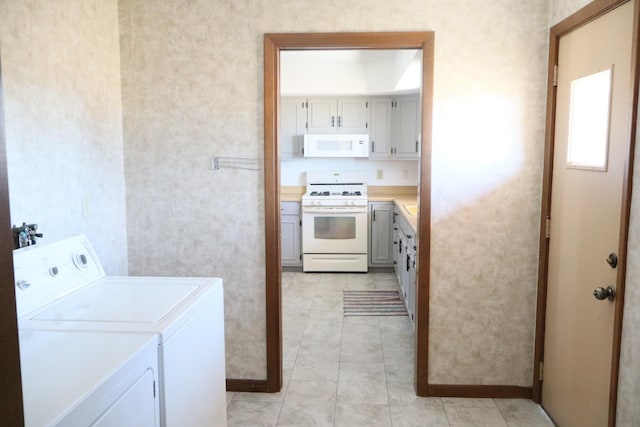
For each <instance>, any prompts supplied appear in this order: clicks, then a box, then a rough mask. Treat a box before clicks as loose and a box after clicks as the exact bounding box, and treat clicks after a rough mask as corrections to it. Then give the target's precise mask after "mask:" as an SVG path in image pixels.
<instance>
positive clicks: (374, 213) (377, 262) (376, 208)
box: [369, 202, 394, 267]
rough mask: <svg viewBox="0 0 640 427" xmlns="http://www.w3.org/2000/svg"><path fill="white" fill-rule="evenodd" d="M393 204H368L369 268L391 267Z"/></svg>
mask: <svg viewBox="0 0 640 427" xmlns="http://www.w3.org/2000/svg"><path fill="white" fill-rule="evenodd" d="M393 207H394V204H393V202H370V203H369V266H370V267H390V266H392V265H393V252H392V251H393V244H392V240H393V230H392V225H393Z"/></svg>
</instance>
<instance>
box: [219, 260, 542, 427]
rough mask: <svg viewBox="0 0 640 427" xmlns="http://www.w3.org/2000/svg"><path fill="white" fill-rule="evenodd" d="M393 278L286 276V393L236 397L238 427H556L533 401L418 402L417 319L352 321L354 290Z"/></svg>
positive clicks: (390, 285)
mask: <svg viewBox="0 0 640 427" xmlns="http://www.w3.org/2000/svg"><path fill="white" fill-rule="evenodd" d="M397 288H398V283H397V281H396V278H395V276H394V274H393V273H368V274H356V273H353V274H338V273H326V274H319V273H292V272H283V273H282V311H283V313H282V330H283V368H284V374H283V388H282V390H281V391H280V392H279V393H227V412H228V415H227V419H228V425H229V427H235V426H243V427H249V426H265V427H266V426H296V427H307V426H349V427H354V426H369V427H374V426H381V427H386V426H393V427H405V426H407V427H408V426H421V427H427V426H434V427H435V426H438V427H440V426H442V427H445V426H450V427H466V426H486V427H499V426H503V427H504V426H508V427H543V426H544V427H547V426H553V423H551V422H550V421H549V419H548V418H547V417H546V415H545V414H544V413H543V411H542V410H541V409H540V407H538V406H537V405H536V404H534V403H533V402H531V401H528V400H519V399H453V398H422V397H417V396H416V395H415V393H414V389H413V352H414V348H413V346H414V344H413V339H414V338H413V329H412V326H411V323H410V322H409V320H408V318H407V317H384V316H382V317H343V313H342V291H343V290H344V289H397Z"/></svg>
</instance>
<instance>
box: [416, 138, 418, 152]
mask: <svg viewBox="0 0 640 427" xmlns="http://www.w3.org/2000/svg"><path fill="white" fill-rule="evenodd" d="M417 152H418V141H416V153H417Z"/></svg>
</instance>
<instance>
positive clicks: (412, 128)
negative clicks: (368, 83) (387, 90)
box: [369, 95, 420, 159]
mask: <svg viewBox="0 0 640 427" xmlns="http://www.w3.org/2000/svg"><path fill="white" fill-rule="evenodd" d="M419 141H420V97H419V96H418V95H411V96H404V97H394V98H387V97H374V98H372V99H371V152H370V156H369V157H370V158H377V159H417V158H419V157H420V144H419Z"/></svg>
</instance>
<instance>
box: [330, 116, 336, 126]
mask: <svg viewBox="0 0 640 427" xmlns="http://www.w3.org/2000/svg"><path fill="white" fill-rule="evenodd" d="M331 127H332V128H334V127H336V118H335V116H331Z"/></svg>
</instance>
